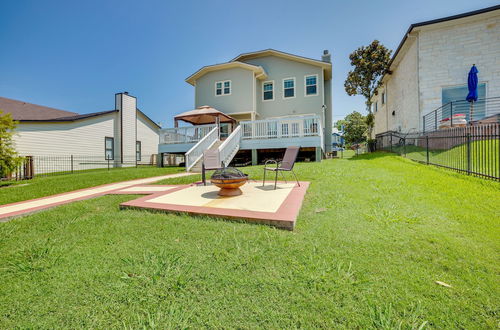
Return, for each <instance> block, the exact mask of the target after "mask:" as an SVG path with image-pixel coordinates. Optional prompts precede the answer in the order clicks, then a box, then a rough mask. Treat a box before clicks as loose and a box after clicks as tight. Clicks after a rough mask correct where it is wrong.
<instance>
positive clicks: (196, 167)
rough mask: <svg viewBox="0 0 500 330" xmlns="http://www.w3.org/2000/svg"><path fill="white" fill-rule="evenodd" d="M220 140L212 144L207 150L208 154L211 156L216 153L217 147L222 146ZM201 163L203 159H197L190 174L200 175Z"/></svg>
mask: <svg viewBox="0 0 500 330" xmlns="http://www.w3.org/2000/svg"><path fill="white" fill-rule="evenodd" d="M222 142H224V141H222V140H217V141H215V142H214V144H212V146H211V147H210V148H208V149H207V151H208V153H210V154H213V153H214V152H218V149H219V146H220V145H221V144H222ZM202 163H203V157H201V158H200V159H198V161H197V162H195V163H194V165H193V167H191V170H190V172H193V173H201V164H202Z"/></svg>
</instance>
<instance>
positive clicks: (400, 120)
mask: <svg viewBox="0 0 500 330" xmlns="http://www.w3.org/2000/svg"><path fill="white" fill-rule="evenodd" d="M417 48H418V43H417V42H416V40H415V39H412V40H411V41H409V48H408V49H407V51H406V53H405V56H404V57H403V58H402V60H401V61H400V62H399V63H398V65H397V67H396V68H395V69H393V70H392V74H391V76H390V79H389V80H388V81H387V82H386V83H385V84H384V86H382V87H381V88H379V90H378V94H377V95H376V96H375V97H374V98H373V100H374V101H376V102H377V108H378V111H377V112H375V129H374V133H375V134H378V133H382V132H386V131H399V130H401V131H405V132H408V131H415V130H418V123H419V118H420V115H419V109H418V80H417V72H418V69H417V66H418V57H417V56H418V55H417V54H418V52H417ZM383 93H385V99H386V102H385V104H382V94H383ZM393 112H394V115H393Z"/></svg>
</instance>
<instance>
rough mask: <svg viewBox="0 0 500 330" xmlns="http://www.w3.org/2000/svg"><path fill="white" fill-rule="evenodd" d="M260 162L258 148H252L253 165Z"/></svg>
mask: <svg viewBox="0 0 500 330" xmlns="http://www.w3.org/2000/svg"><path fill="white" fill-rule="evenodd" d="M258 163H259V161H258V159H257V149H252V165H257V164H258Z"/></svg>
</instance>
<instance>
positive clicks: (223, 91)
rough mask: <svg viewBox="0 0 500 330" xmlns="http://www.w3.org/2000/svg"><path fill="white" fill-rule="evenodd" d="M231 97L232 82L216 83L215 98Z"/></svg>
mask: <svg viewBox="0 0 500 330" xmlns="http://www.w3.org/2000/svg"><path fill="white" fill-rule="evenodd" d="M222 95H231V80H225V81H217V82H216V83H215V96H222Z"/></svg>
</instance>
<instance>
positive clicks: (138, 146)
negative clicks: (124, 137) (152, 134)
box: [135, 141, 142, 162]
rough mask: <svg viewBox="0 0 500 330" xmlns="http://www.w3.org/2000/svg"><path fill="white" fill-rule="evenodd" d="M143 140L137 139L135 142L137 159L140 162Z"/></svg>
mask: <svg viewBox="0 0 500 330" xmlns="http://www.w3.org/2000/svg"><path fill="white" fill-rule="evenodd" d="M141 149H142V148H141V141H136V142H135V160H136V161H138V162H140V161H141V151H142V150H141Z"/></svg>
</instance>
